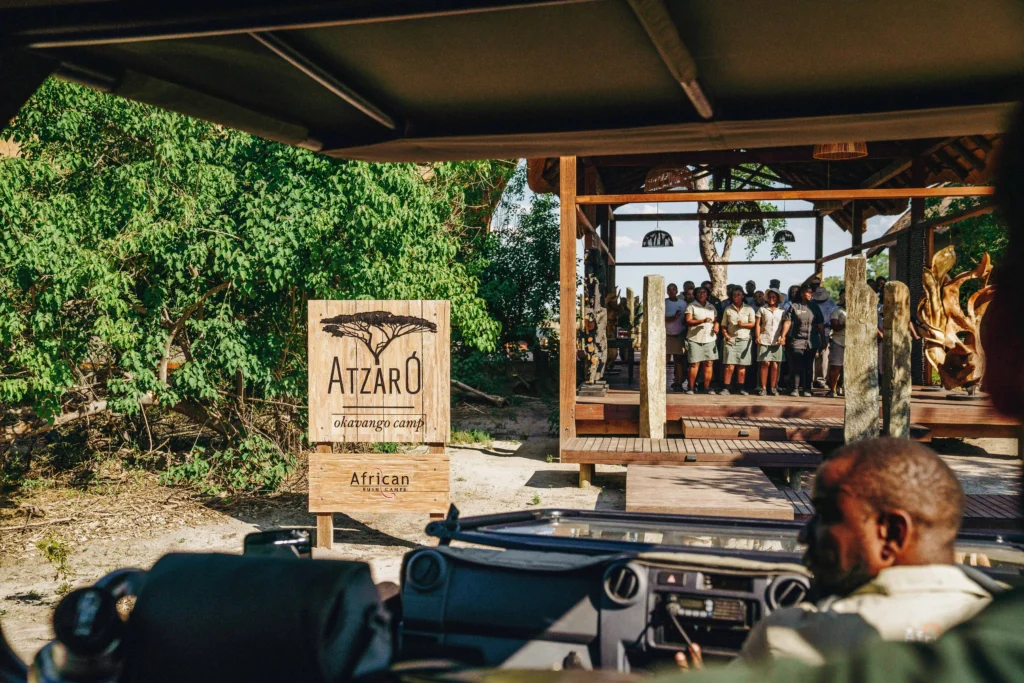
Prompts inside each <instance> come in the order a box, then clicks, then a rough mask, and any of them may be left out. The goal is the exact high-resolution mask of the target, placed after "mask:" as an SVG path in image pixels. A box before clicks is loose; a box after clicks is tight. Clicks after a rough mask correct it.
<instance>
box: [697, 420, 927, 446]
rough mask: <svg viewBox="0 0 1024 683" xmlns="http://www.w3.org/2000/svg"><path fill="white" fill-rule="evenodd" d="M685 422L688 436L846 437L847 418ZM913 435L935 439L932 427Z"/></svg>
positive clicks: (836, 440) (914, 430)
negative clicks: (845, 422) (844, 427)
mask: <svg viewBox="0 0 1024 683" xmlns="http://www.w3.org/2000/svg"><path fill="white" fill-rule="evenodd" d="M681 422H682V431H683V437H685V438H687V439H748V440H750V441H830V442H834V443H842V441H843V421H842V419H839V418H834V417H824V418H806V417H684V418H682V420H681ZM910 438H912V439H914V440H916V441H931V439H932V437H931V430H929V429H928V428H927V427H922V426H921V425H911V427H910Z"/></svg>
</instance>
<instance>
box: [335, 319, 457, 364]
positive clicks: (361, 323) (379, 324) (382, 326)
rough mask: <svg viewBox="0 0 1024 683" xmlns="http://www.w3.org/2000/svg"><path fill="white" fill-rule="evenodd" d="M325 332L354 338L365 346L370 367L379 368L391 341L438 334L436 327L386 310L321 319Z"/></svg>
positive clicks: (426, 321)
mask: <svg viewBox="0 0 1024 683" xmlns="http://www.w3.org/2000/svg"><path fill="white" fill-rule="evenodd" d="M320 324H321V325H323V326H324V332H329V333H330V334H332V335H334V336H335V337H354V338H355V339H358V340H359V341H361V342H363V344H365V345H366V348H367V349H368V350H369V351H370V353H371V354H372V355H373V364H374V365H380V357H381V354H383V353H384V349H386V348H388V345H389V344H391V342H393V341H395V340H396V339H398V338H399V337H404V336H405V335H407V334H412V333H413V332H434V333H436V332H437V325H436V324H435V323H432V322H430V321H429V320H424V319H423V318H417V317H415V316H411V315H395V314H394V313H390V312H388V311H369V312H367V313H353V314H351V315H336V316H334V317H333V318H321V319H320Z"/></svg>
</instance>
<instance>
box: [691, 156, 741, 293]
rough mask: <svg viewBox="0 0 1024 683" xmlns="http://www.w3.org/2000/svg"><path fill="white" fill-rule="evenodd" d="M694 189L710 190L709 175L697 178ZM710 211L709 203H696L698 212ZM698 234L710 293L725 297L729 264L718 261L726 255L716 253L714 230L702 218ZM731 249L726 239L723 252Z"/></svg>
mask: <svg viewBox="0 0 1024 683" xmlns="http://www.w3.org/2000/svg"><path fill="white" fill-rule="evenodd" d="M695 184H696V187H695V188H694V189H696V190H710V189H711V176H705V177H703V178H699V179H697V181H696V183H695ZM710 211H711V205H710V204H708V203H706V202H699V203H698V204H697V212H698V213H708V212H710ZM697 225H698V228H697V230H698V236H699V241H700V260H701V261H703V263H704V267H705V268H707V271H708V279H709V280H711V294H712V295H713V296H716V297H718V298H719V299H724V298H725V286H726V285H727V284H728V279H729V266H726V265H722V264H721V263H720V262H721V261H723V260H727V259H728V256H726V257H725V258H724V259H723V258H722V257H721V256H719V254H718V247H717V246H716V245H715V231H714V228H713V227H712V226H710V225H708V224H707V223H706V222H704V221H703V220H702V221H700V222H699V223H698V224H697ZM731 249H732V238H731V237H730V238H729V239H727V240H726V243H725V253H726V254H728V253H729V251H730V250H731Z"/></svg>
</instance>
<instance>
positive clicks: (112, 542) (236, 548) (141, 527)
mask: <svg viewBox="0 0 1024 683" xmlns="http://www.w3.org/2000/svg"><path fill="white" fill-rule="evenodd" d="M510 412H511V413H512V414H513V416H514V413H515V411H514V410H511V411H510ZM520 412H524V411H520ZM525 412H529V413H530V415H529V416H527V417H525V418H524V417H519V418H517V419H513V418H509V416H508V415H502V416H500V417H499V419H500V421H501V423H502V424H505V425H506V429H505V431H504V433H506V434H515V435H517V439H516V440H514V441H513V440H507V441H505V440H497V441H494V442H493V443H491V444H486V445H484V444H479V445H474V446H469V447H465V446H463V447H452V448H451V449H450V453H451V462H452V501H453V502H454V503H455V504H456V505H457V506H458V507H459V509H460V511H461V512H462V514H463V515H477V514H484V513H494V512H507V511H514V510H522V509H528V508H542V507H543V508H552V507H565V508H580V509H619V510H621V509H623V507H624V504H625V468H624V467H610V466H609V467H605V466H602V467H599V468H598V472H597V476H596V477H595V481H594V486H592V487H590V488H586V489H580V488H578V487H577V486H576V480H577V471H578V466H576V465H562V464H559V463H557V462H549V456H557V453H558V443H557V441H556V440H555V439H552V438H550V437H548V436H547V424H546V419H545V418H544V417H543V415H540V413H539V411H538V410H536V409H534V410H532V411H525ZM485 423H486V420H485V419H481V420H479V421H478V424H474V425H472V426H474V427H482V428H488V426H487V425H486V424H485ZM459 426H460V428H467V427H466V426H463V425H461V424H460V425H459ZM493 427H494V417H492V418H491V424H490V429H491V430H493V431H492V433H494V432H495V431H500V430H494V429H493ZM935 445H936V447H937V448H938V449H939V450H940V451H942V452H946V453H951V455H949V456H947V458H946V459H947V461H948V462H950V464H951V465H952V466H953V468H954V469H955V471H956V472H957V473H958V475H959V476H960V477H961V479H962V481H963V483H964V487H965V489H966V490H967V491H968V492H969V493H1013V492H1016V491H1018V490H1019V479H1020V470H1021V468H1020V461H1019V460H1017V458H1016V457H1014V455H1013V454H1014V453H1015V452H1016V451H1015V447H1016V446H1015V443H1014V442H1013V441H1011V440H1002V441H999V440H978V441H972V442H969V443H965V442H961V441H955V440H951V441H949V442H948V443H947V442H942V443H939V442H937V443H936V444H935ZM19 505H20V506H21V507H22V508H24V507H26V506H36V507H37V508H39V514H49V515H50V518H51V519H52V518H54V517H58V518H60V517H62V516H64V517H69V519H68V520H67V522H65V523H59V524H53V525H49V526H42V525H41V526H38V527H29V528H24V529H16V530H10V529H9V528H7V529H6V530H4V529H0V622H2V624H3V628H4V632H5V633H6V635H7V637H8V639H9V640H10V641H11V643H12V645H13V647H14V648H15V650H16V651H17V652H18V653H19V654H20V655H21V656H22V657H23V658H26V659H27V658H29V657H31V656H32V655H33V653H34V652H35V651H36V650H37V649H38V648H39V647H40V646H42V645H43V644H44V643H45V642H46V641H47V640H48V639H49V638H50V637H51V632H50V626H49V618H50V614H51V613H52V611H53V607H54V605H55V604H56V602H57V601H58V599H59V598H58V596H57V594H56V590H57V587H58V584H59V581H58V580H56V578H55V576H54V571H53V569H52V567H51V566H50V565H49V564H48V563H47V561H46V560H45V559H44V557H43V556H42V554H41V553H40V551H39V550H37V549H36V548H35V545H34V544H35V542H36V541H37V540H39V539H40V538H42V537H44V536H45V535H47V534H50V533H52V534H54V535H56V536H57V537H59V538H62V539H63V540H65V541H67V542H68V543H69V546H70V548H71V556H70V565H71V569H72V571H73V578H72V579H71V583H72V584H73V585H74V586H79V585H86V584H89V583H91V582H93V581H95V580H96V579H98V578H99V577H100V576H102V575H103V574H105V573H107V572H109V571H111V570H113V569H116V568H119V567H127V566H135V567H143V568H145V567H149V566H151V565H152V564H153V563H154V562H155V561H156V560H157V559H158V558H159V557H160V556H162V555H164V554H166V553H170V552H229V553H237V552H241V548H242V540H243V538H244V536H245V534H247V533H250V532H252V531H257V530H260V529H270V528H275V527H281V526H312V525H313V524H314V518H313V516H312V515H310V514H309V513H308V512H306V510H305V506H306V499H305V496H304V495H302V494H301V493H286V494H280V495H277V496H274V497H270V498H263V499H257V500H247V501H240V502H236V503H233V504H230V505H227V506H221V505H218V506H216V507H213V506H212V505H211V504H210V503H204V502H202V501H200V500H198V499H196V498H194V497H191V496H190V494H188V493H187V492H183V491H182V490H180V489H169V488H164V487H160V486H156V485H155V484H149V485H145V486H142V487H141V488H140V487H134V488H129V489H128V490H126V491H121V490H120V489H117V488H116V487H115V488H114V489H112V490H111V491H109V492H105V493H96V494H92V493H90V494H85V493H81V492H69V491H44V492H40V493H39V494H37V495H34V496H32V497H31V498H29V499H22V500H20V501H19ZM33 519H35V518H33ZM42 519H47V518H46V517H44V518H42ZM426 522H427V520H426V518H425V517H424V516H420V515H363V516H357V517H349V516H348V515H344V514H337V515H335V549H334V550H333V551H331V552H330V553H329V556H330V557H336V558H344V559H357V560H363V561H366V562H368V563H370V565H371V567H372V569H373V573H374V577H375V579H376V580H377V581H397V580H398V571H399V566H400V563H401V558H402V556H403V554H404V553H406V552H407V551H408V550H409V549H410V548H414V547H416V546H417V545H420V544H432V541H431V539H429V538H428V537H427V536H426V535H425V533H424V527H425V525H426Z"/></svg>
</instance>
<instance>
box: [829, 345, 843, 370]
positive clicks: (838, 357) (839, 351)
mask: <svg viewBox="0 0 1024 683" xmlns="http://www.w3.org/2000/svg"><path fill="white" fill-rule="evenodd" d="M844 355H846V347H845V346H841V345H839V344H832V346H830V347H828V364H829V365H834V366H836V367H840V368H841V367H843V356H844Z"/></svg>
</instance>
